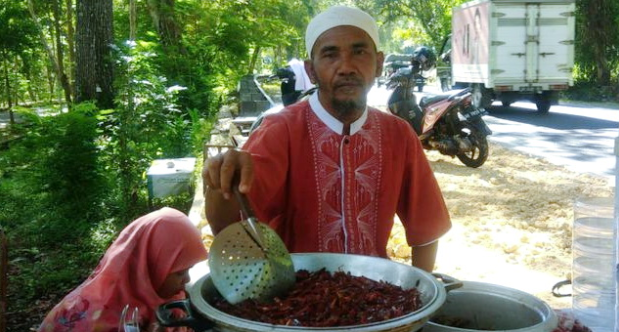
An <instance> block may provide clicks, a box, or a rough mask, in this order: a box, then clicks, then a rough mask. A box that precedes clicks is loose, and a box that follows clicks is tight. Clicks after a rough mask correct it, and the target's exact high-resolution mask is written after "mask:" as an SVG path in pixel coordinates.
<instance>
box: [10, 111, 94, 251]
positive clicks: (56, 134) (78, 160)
mask: <svg viewBox="0 0 619 332" xmlns="http://www.w3.org/2000/svg"><path fill="white" fill-rule="evenodd" d="M94 112H95V109H94V107H93V106H92V105H89V104H86V105H77V106H76V107H75V110H74V111H73V112H70V113H61V114H58V115H56V116H53V117H41V118H40V117H38V116H37V115H36V114H35V113H23V112H22V113H21V114H23V117H24V118H29V119H30V120H29V121H27V122H26V123H27V125H25V126H22V127H18V128H19V129H17V130H18V131H21V135H23V138H22V140H21V141H19V143H18V144H16V145H15V146H12V147H11V149H10V150H9V151H8V152H7V153H5V154H3V155H2V158H0V163H2V164H3V165H2V166H3V167H2V169H3V172H2V178H3V179H7V180H8V181H6V182H5V181H2V184H3V185H5V186H6V188H4V189H5V190H3V191H2V192H3V193H4V194H5V195H6V196H4V197H2V198H3V200H5V199H6V205H4V206H9V207H11V210H12V211H13V212H18V211H19V210H20V206H22V205H23V206H29V207H33V209H32V211H23V212H20V213H18V215H21V214H23V213H25V214H26V215H28V214H32V216H31V218H32V219H30V220H29V222H27V223H24V224H21V225H20V224H17V226H16V227H23V230H22V231H23V232H24V233H25V234H27V235H30V236H32V237H33V238H32V240H33V241H35V242H36V243H38V244H39V245H43V246H47V245H49V246H53V245H54V244H55V243H57V242H59V241H72V240H75V239H77V238H79V237H81V236H83V235H84V234H85V233H86V232H87V231H88V228H89V227H90V225H89V224H88V223H83V224H81V223H76V219H78V218H84V219H85V220H88V219H89V218H94V219H95V220H96V216H97V213H98V211H99V204H101V201H102V193H103V192H104V191H105V189H106V182H105V180H104V176H103V174H102V170H101V165H100V163H99V159H98V148H97V146H96V144H95V138H96V137H97V121H96V119H95V117H94ZM33 151H35V152H34V153H33ZM35 198H36V199H37V202H36V203H34V202H28V201H31V200H33V199H35ZM13 204H17V205H13ZM3 210H4V209H3ZM5 217H6V218H9V217H10V215H7V216H5ZM1 222H2V219H0V223H1ZM36 230H38V231H36Z"/></svg>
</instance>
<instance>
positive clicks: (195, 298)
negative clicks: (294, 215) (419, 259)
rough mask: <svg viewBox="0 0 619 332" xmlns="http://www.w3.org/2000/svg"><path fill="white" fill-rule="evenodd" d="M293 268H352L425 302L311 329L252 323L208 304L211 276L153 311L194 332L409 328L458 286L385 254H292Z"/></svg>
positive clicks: (416, 325)
mask: <svg viewBox="0 0 619 332" xmlns="http://www.w3.org/2000/svg"><path fill="white" fill-rule="evenodd" d="M292 261H293V263H294V267H295V271H298V270H308V271H310V272H311V271H317V270H320V269H322V268H325V269H326V270H327V271H330V272H335V271H344V272H350V273H351V275H354V276H364V277H367V278H370V279H373V280H383V281H386V282H389V283H392V284H394V285H398V286H400V287H402V288H405V289H408V288H412V287H416V288H417V289H418V290H419V292H420V293H421V302H422V303H423V306H422V307H421V308H420V309H418V310H417V311H415V312H411V313H409V314H407V315H404V316H401V317H398V318H394V319H390V320H386V321H382V322H376V323H371V324H362V325H353V326H343V327H332V328H317V327H315V328H312V327H295V326H284V325H273V324H266V323H261V322H255V321H251V320H247V319H243V318H239V317H236V316H232V315H229V314H226V313H224V312H222V311H219V310H217V309H216V308H214V307H213V306H211V304H210V302H212V300H213V299H215V298H221V295H220V294H219V293H218V292H217V290H216V289H215V286H214V285H213V282H212V280H211V278H210V276H209V275H208V274H207V275H205V276H203V277H202V278H200V279H199V280H198V281H197V282H196V283H195V284H193V285H192V286H190V288H189V289H188V294H189V298H188V299H187V300H182V301H174V302H169V303H166V304H163V305H161V306H160V307H159V308H158V310H157V319H158V320H159V323H160V324H161V325H163V326H167V327H172V326H189V327H191V328H193V329H194V330H196V331H205V330H208V329H211V328H212V329H215V330H217V331H232V332H238V331H243V332H247V331H255V332H267V331H268V332H293V331H294V332H299V331H306V330H317V331H320V332H331V331H333V332H336V331H338V332H341V331H351V332H381V331H394V332H405V331H406V332H412V331H416V330H418V329H419V328H421V327H422V326H423V325H424V324H425V323H426V322H427V321H428V319H429V318H430V316H431V315H432V314H433V313H434V312H435V311H437V310H438V309H439V308H440V307H441V306H442V305H443V302H445V298H446V293H447V292H446V288H451V287H458V284H457V283H451V284H449V283H448V284H443V282H441V281H439V280H437V279H436V278H435V277H434V276H433V275H432V274H430V273H428V272H425V271H423V270H421V269H418V268H415V267H413V266H410V265H405V264H401V263H397V262H393V261H390V260H388V259H384V258H378V257H369V256H361V255H347V254H334V253H306V254H292ZM173 309H181V310H182V311H184V312H185V315H186V317H184V318H182V319H178V320H174V319H172V318H171V316H172V315H171V312H172V310H173Z"/></svg>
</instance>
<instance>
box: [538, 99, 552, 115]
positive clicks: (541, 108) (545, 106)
mask: <svg viewBox="0 0 619 332" xmlns="http://www.w3.org/2000/svg"><path fill="white" fill-rule="evenodd" d="M535 106H537V112H538V113H542V114H546V113H548V111H549V110H550V100H548V99H545V98H542V99H539V100H537V101H536V102H535Z"/></svg>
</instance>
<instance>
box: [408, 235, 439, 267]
mask: <svg viewBox="0 0 619 332" xmlns="http://www.w3.org/2000/svg"><path fill="white" fill-rule="evenodd" d="M412 250H413V253H412V263H413V266H414V267H418V268H420V269H422V270H425V271H428V272H432V271H433V270H434V263H435V262H436V253H437V251H438V240H436V241H434V242H432V243H430V244H427V245H425V246H413V247H412Z"/></svg>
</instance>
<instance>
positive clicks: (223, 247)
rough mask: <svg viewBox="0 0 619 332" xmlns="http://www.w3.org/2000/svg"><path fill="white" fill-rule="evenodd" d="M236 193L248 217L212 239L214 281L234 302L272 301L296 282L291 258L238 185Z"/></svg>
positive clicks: (211, 271) (235, 188)
mask: <svg viewBox="0 0 619 332" xmlns="http://www.w3.org/2000/svg"><path fill="white" fill-rule="evenodd" d="M234 194H235V196H236V198H237V200H238V201H239V204H240V205H241V210H242V212H243V213H244V214H245V215H246V216H247V219H245V220H242V221H239V222H236V223H233V224H231V225H229V226H228V227H226V228H224V229H223V230H222V231H221V232H219V233H218V234H217V235H216V236H215V238H214V239H213V244H212V245H211V249H210V253H209V268H210V274H211V278H212V280H213V284H214V285H215V287H216V288H217V290H218V291H219V293H220V294H221V295H222V296H223V297H224V298H225V299H226V300H227V301H228V302H230V303H232V304H236V303H239V302H241V301H244V300H247V299H255V300H257V301H270V300H272V299H273V298H274V297H275V296H278V295H282V294H284V293H285V292H286V291H288V290H289V289H290V288H291V287H292V285H293V284H294V282H295V271H294V265H293V263H292V258H291V257H290V253H289V252H288V249H286V246H285V245H284V242H283V241H282V239H281V238H280V237H279V236H278V235H277V233H275V231H274V230H273V229H272V228H270V227H269V226H268V225H265V224H263V223H260V222H258V220H257V219H256V217H255V215H254V212H253V210H252V209H251V206H250V205H249V201H248V200H247V197H246V196H245V195H244V194H243V193H241V192H240V191H239V190H238V187H237V186H234Z"/></svg>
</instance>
